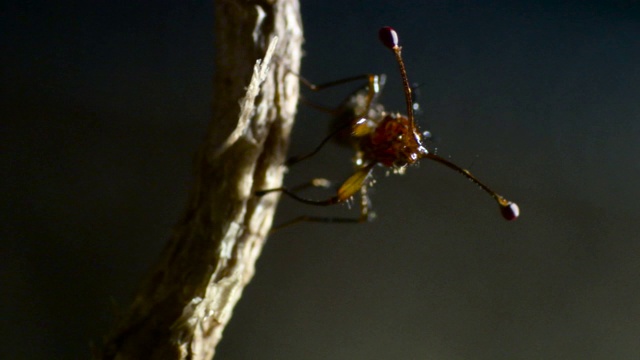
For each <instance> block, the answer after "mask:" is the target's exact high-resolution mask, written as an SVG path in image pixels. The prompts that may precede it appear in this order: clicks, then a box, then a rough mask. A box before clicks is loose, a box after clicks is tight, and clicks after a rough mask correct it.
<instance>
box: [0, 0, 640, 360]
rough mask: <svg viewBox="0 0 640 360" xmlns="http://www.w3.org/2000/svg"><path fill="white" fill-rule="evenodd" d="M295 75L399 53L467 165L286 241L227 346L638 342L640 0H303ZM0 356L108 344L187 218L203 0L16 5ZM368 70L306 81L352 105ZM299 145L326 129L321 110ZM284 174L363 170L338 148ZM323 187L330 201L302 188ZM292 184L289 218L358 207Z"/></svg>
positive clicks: (617, 353)
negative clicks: (351, 221)
mask: <svg viewBox="0 0 640 360" xmlns="http://www.w3.org/2000/svg"><path fill="white" fill-rule="evenodd" d="M302 14H303V21H304V25H305V31H306V33H305V38H306V43H305V51H306V57H305V58H304V61H303V67H302V73H303V74H304V75H305V76H306V77H307V78H309V79H310V80H312V81H314V82H317V83H320V82H325V81H329V80H334V79H338V78H342V77H347V76H351V75H355V74H360V73H365V72H374V73H382V72H384V73H387V74H388V76H389V81H388V84H387V87H386V89H385V95H384V98H383V102H384V103H385V104H386V106H387V108H388V109H391V110H401V111H402V109H403V106H404V104H403V98H402V92H401V87H400V80H399V76H398V74H397V66H396V64H395V63H394V60H393V56H392V55H391V54H390V52H389V51H388V50H387V49H385V48H384V47H382V46H381V45H380V44H379V42H378V40H377V30H378V28H379V27H380V26H383V25H391V26H393V27H395V28H396V30H397V31H398V33H399V35H400V39H401V43H402V45H403V46H404V51H403V54H404V56H405V60H406V63H407V68H408V71H409V76H410V79H411V81H413V82H417V83H420V84H422V85H421V87H420V92H421V96H420V99H419V100H420V103H421V105H422V108H423V110H424V111H423V113H422V114H421V115H420V116H419V121H420V124H421V126H422V127H423V129H429V130H430V131H431V132H432V133H433V135H434V136H433V138H432V140H431V141H430V143H429V146H430V148H432V149H434V148H437V151H438V154H440V155H442V156H445V157H449V158H450V159H451V160H452V161H454V162H456V163H458V164H459V165H461V166H464V167H470V168H471V169H472V170H473V172H474V173H475V174H476V175H477V176H478V177H480V178H481V179H483V180H484V181H485V182H487V183H488V184H489V185H490V186H492V187H493V188H495V189H496V190H498V191H499V192H500V193H502V194H503V195H505V196H506V197H508V198H510V199H513V200H514V201H517V202H518V203H519V204H520V207H521V210H522V216H521V218H520V219H519V220H518V221H516V222H513V223H507V222H505V221H503V220H502V218H501V217H500V216H499V213H498V209H497V206H496V205H495V204H494V202H493V201H492V200H491V199H490V198H489V197H488V196H486V194H484V193H482V192H481V191H479V190H478V189H477V187H476V186H473V184H471V183H469V182H468V181H467V180H465V179H464V178H463V177H461V176H459V175H458V174H456V173H454V172H452V171H450V170H448V169H446V168H444V167H442V166H440V165H438V164H436V163H432V162H427V161H423V163H422V164H420V166H419V167H416V168H411V169H409V171H407V174H406V175H404V176H386V175H385V173H384V171H378V172H377V173H376V178H377V180H378V182H377V184H376V186H375V187H374V190H373V192H372V200H373V204H374V206H375V210H376V212H377V215H378V217H377V219H376V221H375V222H372V223H370V224H365V225H357V226H356V225H354V226H350V225H324V224H300V225H297V226H294V227H290V228H287V229H284V230H282V231H280V232H278V233H276V234H275V235H273V236H272V237H271V238H270V239H269V241H268V243H267V244H266V247H265V248H264V251H263V254H262V257H261V258H260V259H259V262H258V264H257V274H256V276H255V278H254V279H253V281H252V283H251V284H250V285H249V287H248V288H247V289H246V291H245V293H244V296H243V298H242V299H241V301H240V303H239V304H238V306H237V307H236V309H235V312H234V316H233V318H232V321H231V323H230V325H229V326H228V327H227V329H226V330H225V336H224V339H223V341H222V343H221V345H220V346H219V348H218V356H217V358H219V359H391V358H395V359H400V358H402V359H426V358H428V359H638V358H640V341H639V339H640V298H639V296H640V281H639V279H640V257H639V255H640V241H639V237H640V205H638V201H639V200H640V191H639V190H638V189H639V186H638V184H639V179H640V157H639V155H640V141H639V139H640V8H639V5H638V2H635V1H602V2H588V1H572V2H563V3H562V4H557V3H556V2H536V3H535V4H534V3H530V2H509V1H504V2H499V1H486V2H461V1H460V2H458V1H425V2H417V1H393V2H391V1H371V0H369V1H350V2H346V1H333V0H326V1H313V2H312V1H306V2H304V4H303V5H302ZM0 15H1V20H0V37H1V39H2V55H0V59H1V61H2V79H1V81H0V82H1V89H2V94H1V97H0V98H1V99H2V115H1V117H2V120H1V125H0V159H1V160H0V161H1V165H2V172H3V176H2V178H1V179H2V180H1V185H2V191H1V192H0V194H2V195H1V196H2V198H1V199H0V201H1V205H0V206H1V210H2V211H1V216H2V218H1V219H2V222H1V224H2V225H1V229H0V231H1V233H0V235H1V238H2V250H1V255H0V256H1V265H0V269H1V271H2V289H3V291H2V293H3V295H2V301H1V304H2V305H1V307H2V319H3V321H2V325H1V326H2V345H1V346H0V349H2V350H0V357H1V358H3V359H45V358H47V359H54V358H55V359H58V358H60V359H62V358H68V359H76V358H86V357H88V356H89V343H90V341H94V342H98V343H99V342H100V341H101V336H102V335H103V334H104V333H105V332H106V331H107V329H108V328H109V326H110V325H111V321H112V317H113V315H112V314H113V312H114V310H113V309H114V308H124V307H126V306H127V305H128V303H129V299H130V296H131V295H132V293H133V291H134V289H135V287H136V284H137V283H138V281H139V279H140V278H141V277H142V275H143V274H144V273H145V271H146V269H147V268H148V267H149V266H150V264H151V263H152V261H153V259H155V258H156V257H157V255H158V253H159V251H160V249H161V248H162V246H163V244H164V242H165V241H166V239H167V238H168V234H169V233H170V231H171V228H172V225H173V224H174V222H175V221H176V220H177V219H178V217H179V216H180V214H181V212H182V209H183V206H184V203H185V199H186V195H187V191H188V189H189V186H190V185H189V184H190V180H191V162H192V155H193V153H194V152H195V150H196V148H197V146H198V145H199V143H200V141H201V139H202V138H203V135H204V132H205V127H206V124H207V123H208V121H209V118H210V113H211V112H210V99H211V96H212V95H211V76H212V72H213V71H214V69H213V67H212V63H213V58H214V56H215V54H214V53H213V50H212V48H213V46H212V42H213V35H212V29H213V23H212V21H213V20H212V19H213V6H212V4H211V1H188V2H183V1H173V2H166V1H165V2H155V3H153V4H152V5H148V4H138V3H135V2H107V1H97V2H76V3H68V4H64V5H63V3H62V2H45V1H23V2H13V3H9V4H7V3H4V4H3V5H2V6H1V7H0ZM351 90H353V86H351V87H350V86H344V87H341V88H336V89H331V90H327V91H325V93H324V94H308V93H307V94H306V95H307V97H309V98H311V99H314V101H317V102H321V103H323V104H327V105H331V104H334V105H335V104H337V103H338V102H339V101H340V100H341V99H342V98H343V97H344V96H345V95H346V94H348V93H349V92H350V91H351ZM299 114H300V116H299V118H298V122H297V124H296V128H295V130H294V134H293V138H292V146H291V153H292V154H300V153H305V152H306V151H308V150H309V149H310V148H312V147H313V146H315V144H317V143H318V142H319V141H320V140H321V138H322V135H321V134H322V133H324V132H325V131H326V128H327V124H328V119H327V115H326V114H323V113H319V112H318V111H316V110H314V109H310V108H308V107H305V106H301V107H300V113H299ZM325 150H326V151H324V152H322V153H321V154H320V155H318V156H317V157H316V158H314V159H312V160H310V161H308V162H307V163H304V164H300V165H299V166H297V167H295V168H293V169H292V170H291V171H290V174H289V176H288V177H287V178H286V179H285V181H286V183H288V184H296V183H300V182H302V181H304V180H305V179H308V178H311V177H317V176H325V177H329V178H331V179H334V180H341V179H344V178H345V177H346V176H348V174H349V172H350V170H351V165H350V159H351V155H352V154H351V153H350V152H349V150H348V149H342V148H338V147H335V146H330V147H328V148H327V149H325ZM310 196H318V197H320V196H322V195H321V194H317V193H315V194H310ZM356 213H357V210H355V209H352V210H351V211H350V210H349V209H348V207H346V206H336V207H332V208H328V209H317V208H313V207H309V206H306V205H301V204H298V203H295V202H293V201H291V200H289V199H284V200H283V201H282V202H281V203H280V207H279V212H278V216H277V219H276V222H282V221H286V220H287V219H290V218H293V217H295V216H297V215H300V214H329V215H336V216H344V215H355V214H356Z"/></svg>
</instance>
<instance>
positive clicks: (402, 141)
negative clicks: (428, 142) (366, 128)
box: [360, 114, 427, 167]
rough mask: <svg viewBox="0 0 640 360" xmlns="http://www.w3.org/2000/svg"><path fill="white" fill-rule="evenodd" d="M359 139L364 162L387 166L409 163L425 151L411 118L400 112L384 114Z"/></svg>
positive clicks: (413, 161) (399, 165)
mask: <svg viewBox="0 0 640 360" xmlns="http://www.w3.org/2000/svg"><path fill="white" fill-rule="evenodd" d="M361 139H362V140H361V143H360V148H361V150H362V152H363V154H364V157H365V159H364V160H365V162H369V163H371V162H376V163H380V164H382V165H384V166H387V167H404V166H406V165H411V164H413V163H415V162H416V161H418V160H419V159H420V157H421V154H424V153H426V152H427V150H426V149H425V148H424V147H423V146H422V143H421V136H420V134H418V132H417V130H416V129H415V126H414V125H413V123H412V122H411V120H409V118H407V117H406V116H404V115H401V114H386V115H385V117H384V118H383V119H382V121H380V123H378V124H377V126H376V127H375V129H374V130H373V131H372V132H370V133H369V134H368V136H364V137H362V138H361Z"/></svg>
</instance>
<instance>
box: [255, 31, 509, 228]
mask: <svg viewBox="0 0 640 360" xmlns="http://www.w3.org/2000/svg"><path fill="white" fill-rule="evenodd" d="M378 35H379V38H380V41H381V42H382V44H383V45H384V46H386V47H387V48H389V49H390V50H391V51H392V52H393V54H394V55H395V58H396V62H397V63H398V66H399V69H400V75H401V77H402V84H403V89H404V94H405V102H406V108H407V109H406V111H407V114H406V115H403V114H400V113H390V112H386V111H385V110H384V107H383V106H382V105H381V104H379V103H378V102H377V98H378V95H379V94H380V92H381V90H382V87H383V85H384V82H385V77H384V75H373V74H366V75H361V76H356V77H352V78H347V79H342V80H338V81H334V82H331V83H327V84H323V85H318V86H316V85H313V84H310V83H308V82H307V81H306V80H304V79H302V78H301V81H302V82H303V83H305V84H306V85H307V86H309V87H310V88H311V89H312V90H320V89H323V88H327V87H330V86H334V85H340V84H343V83H346V82H350V81H355V80H362V79H366V80H367V86H366V87H364V88H362V89H360V90H357V91H356V92H354V93H353V94H351V95H350V96H349V97H348V98H347V99H346V100H345V102H344V103H343V105H342V106H341V107H340V108H339V109H338V111H336V112H335V117H334V130H333V131H332V132H331V133H330V135H329V136H327V137H326V138H325V139H324V140H323V141H322V142H321V143H320V145H319V146H318V147H316V149H314V150H313V151H312V152H311V153H309V154H307V155H304V156H299V157H293V158H291V159H289V161H288V165H293V164H295V163H297V162H300V161H302V160H304V159H307V158H309V157H311V156H313V155H314V154H316V153H317V152H318V151H320V149H321V148H322V147H323V146H324V145H325V144H326V143H327V142H328V141H329V140H330V139H336V140H337V141H338V142H340V143H342V144H347V145H350V146H352V147H353V149H354V150H355V160H354V163H355V172H354V173H353V174H352V175H351V176H349V177H348V178H347V179H346V180H345V181H344V182H343V183H342V184H341V185H340V187H339V188H338V190H337V192H336V194H335V195H334V196H331V197H329V198H327V199H324V200H312V199H307V198H304V197H301V196H299V195H298V194H297V193H296V192H297V189H289V188H286V187H279V188H273V189H266V190H259V191H256V195H258V196H264V195H266V194H268V193H272V192H281V193H284V194H286V195H287V196H289V197H291V198H293V199H295V200H297V201H300V202H302V203H306V204H311V205H320V206H326V205H333V204H339V203H344V202H346V201H348V200H350V199H352V198H353V197H354V196H355V195H356V194H357V193H360V216H359V217H358V218H354V219H344V218H325V217H312V216H301V217H299V218H296V219H294V220H292V221H290V222H288V223H286V224H283V225H280V226H279V227H283V226H286V225H289V224H292V223H296V222H300V221H313V222H365V221H367V220H369V218H370V217H371V211H370V207H371V206H370V201H369V197H368V195H367V190H368V187H369V186H370V182H371V176H372V175H371V174H372V171H373V169H374V168H375V167H376V166H383V167H386V168H388V169H391V170H392V171H393V172H395V173H403V172H404V171H405V169H406V168H407V167H408V166H410V165H413V164H415V163H416V162H418V161H419V160H421V159H428V160H432V161H435V162H437V163H439V164H442V165H444V166H446V167H448V168H450V169H452V170H454V171H456V172H458V173H460V174H462V175H463V176H464V177H466V178H467V179H469V180H471V181H472V182H474V183H475V184H476V185H478V186H479V187H480V188H481V189H482V190H484V191H485V192H486V193H488V194H489V195H490V196H491V197H492V198H493V199H494V200H495V201H496V202H497V203H498V206H499V208H500V213H501V214H502V216H503V217H504V218H505V219H506V220H515V219H516V218H518V216H519V213H520V210H519V208H518V205H517V204H516V203H514V202H511V201H509V200H507V199H505V198H504V197H502V196H501V195H499V194H498V193H496V192H495V191H493V190H491V189H490V188H489V187H488V186H487V185H485V184H484V183H482V182H481V181H480V180H478V179H477V178H476V177H475V176H474V175H472V174H471V173H470V172H469V171H468V170H466V169H463V168H461V167H460V166H458V165H456V164H454V163H452V162H451V161H449V160H447V159H445V158H443V157H440V156H438V155H436V154H433V153H430V152H429V151H428V150H427V149H426V148H425V146H423V135H422V134H421V133H420V131H419V129H418V126H417V125H416V122H415V119H414V108H417V106H415V105H416V104H414V101H413V95H412V88H411V86H410V85H409V80H408V77H407V72H406V69H405V65H404V61H403V60H402V55H401V49H402V48H401V46H400V45H399V41H398V34H397V33H396V31H395V30H394V29H392V28H391V27H383V28H381V29H380V31H379V34H378ZM319 180H323V179H315V182H313V181H312V182H311V183H310V185H311V186H322V185H323V184H324V182H323V181H319Z"/></svg>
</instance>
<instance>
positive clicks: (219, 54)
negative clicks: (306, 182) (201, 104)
mask: <svg viewBox="0 0 640 360" xmlns="http://www.w3.org/2000/svg"><path fill="white" fill-rule="evenodd" d="M215 5H216V6H215V11H216V41H215V45H216V66H215V69H216V75H215V77H214V101H213V119H212V121H211V123H210V126H209V129H208V133H207V136H206V139H205V141H204V144H203V145H202V146H201V147H200V149H199V151H198V153H197V155H196V160H195V167H196V176H195V184H194V187H193V189H192V190H191V194H190V198H189V202H188V204H187V209H186V211H185V214H184V216H183V218H182V220H181V221H180V222H179V223H178V224H177V225H176V227H175V229H174V231H173V234H172V236H171V238H170V239H169V242H168V243H167V245H166V247H165V249H164V250H163V252H162V254H161V256H160V258H159V260H158V261H157V263H156V265H155V266H154V267H153V268H152V269H151V271H150V275H149V277H148V278H147V279H146V281H145V282H144V283H143V285H142V286H141V287H140V289H139V290H138V291H137V293H136V295H135V297H134V301H133V304H132V305H131V307H130V309H129V310H128V312H127V313H126V314H125V315H124V316H123V317H122V319H120V321H119V323H118V325H117V327H116V328H115V329H114V331H113V332H112V333H111V334H109V335H108V336H107V338H106V340H105V346H104V348H103V350H102V353H101V354H99V355H98V357H100V358H103V359H211V358H212V357H213V355H214V352H215V346H216V345H217V344H218V342H219V341H220V339H221V337H222V331H223V329H224V327H225V325H226V324H227V323H228V322H229V319H230V317H231V313H232V310H233V307H234V306H235V304H236V303H237V301H238V300H239V299H240V296H241V295H242V291H243V289H244V287H245V286H246V285H247V283H248V282H249V281H250V280H251V278H252V276H253V274H254V265H255V262H256V260H257V258H258V256H259V255H260V251H261V250H262V246H263V245H264V243H265V240H266V236H267V234H268V232H269V230H270V228H271V222H272V218H273V214H274V211H275V207H276V203H277V196H274V195H270V196H267V197H264V198H257V197H255V196H253V193H254V191H255V190H257V189H264V188H273V187H278V186H280V185H281V182H282V176H283V168H282V166H281V164H282V163H283V162H284V159H285V155H286V150H287V147H288V138H289V133H290V130H291V126H292V123H293V117H294V115H295V112H296V105H297V101H298V79H297V78H296V77H295V76H293V75H291V74H289V71H293V72H295V73H297V72H298V70H299V66H300V57H301V44H302V40H303V39H302V29H301V21H300V14H299V4H298V1H297V0H275V1H268V0H262V1H257V0H256V1H241V0H217V1H216V2H215ZM275 37H277V38H278V41H277V45H275V47H274V48H273V57H272V59H271V62H270V63H269V56H270V55H269V54H268V52H267V49H268V47H269V44H272V43H273V42H274V38H275ZM256 59H263V60H261V61H259V62H258V63H256ZM266 66H268V68H267V67H266ZM239 103H240V105H239Z"/></svg>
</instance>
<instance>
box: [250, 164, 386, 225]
mask: <svg viewBox="0 0 640 360" xmlns="http://www.w3.org/2000/svg"><path fill="white" fill-rule="evenodd" d="M374 165H375V163H374V164H369V165H367V166H366V167H363V168H361V169H359V170H357V171H356V172H355V173H353V174H352V175H351V176H350V177H349V178H347V180H345V182H344V183H342V185H340V188H338V191H337V193H336V195H334V196H332V197H330V198H328V199H324V200H312V199H307V198H304V197H301V196H299V195H298V194H296V193H295V192H294V190H293V189H288V188H286V187H284V186H283V187H279V188H273V189H266V190H258V191H256V192H255V194H256V196H264V195H266V194H268V193H272V192H281V193H283V194H285V195H287V196H289V197H290V198H292V199H294V200H296V201H299V202H302V203H305V204H309V205H316V206H328V205H334V204H339V203H343V202H345V201H347V200H348V199H350V198H351V197H352V196H354V195H355V194H356V193H357V192H358V191H360V192H361V195H362V196H361V213H360V217H359V218H355V219H349V218H333V217H315V216H300V217H297V218H295V219H293V220H290V221H288V222H286V223H284V224H281V225H278V226H277V227H276V228H275V229H281V228H283V227H286V226H290V225H293V224H296V223H298V222H326V223H332V222H334V223H359V222H365V221H367V220H368V219H369V199H368V197H367V196H366V182H367V180H368V178H369V175H370V174H371V171H372V169H373V167H374ZM363 189H364V190H363Z"/></svg>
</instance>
